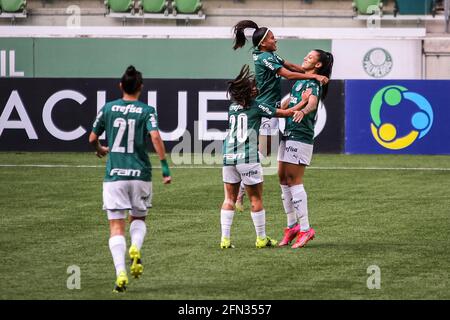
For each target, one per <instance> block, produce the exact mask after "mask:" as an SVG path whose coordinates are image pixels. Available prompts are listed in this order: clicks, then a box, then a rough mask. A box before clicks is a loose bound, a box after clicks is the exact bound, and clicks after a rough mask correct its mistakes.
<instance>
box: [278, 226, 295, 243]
mask: <svg viewBox="0 0 450 320" xmlns="http://www.w3.org/2000/svg"><path fill="white" fill-rule="evenodd" d="M299 232H300V225H298V224H296V225H295V226H294V227H292V228H285V229H284V237H283V240H281V241H280V243H279V244H278V246H279V247H283V246H287V245H288V244H289V243H291V241H292V240H294V238H295V236H296V235H297V233H299Z"/></svg>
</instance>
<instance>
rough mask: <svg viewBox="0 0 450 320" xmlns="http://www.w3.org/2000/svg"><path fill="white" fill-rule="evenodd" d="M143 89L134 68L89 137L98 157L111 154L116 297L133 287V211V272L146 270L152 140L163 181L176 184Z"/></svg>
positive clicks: (107, 204) (107, 185) (106, 189)
mask: <svg viewBox="0 0 450 320" xmlns="http://www.w3.org/2000/svg"><path fill="white" fill-rule="evenodd" d="M142 87H143V80H142V74H141V73H140V72H139V71H137V70H136V69H135V68H134V67H133V66H129V67H128V69H127V70H126V72H125V74H124V75H123V76H122V80H121V82H120V88H121V90H122V94H123V96H122V99H119V100H115V101H111V102H108V103H106V104H105V105H104V106H103V108H102V109H101V110H100V111H99V113H98V115H97V118H96V120H95V122H94V125H93V129H92V132H91V134H90V136H89V143H90V144H91V145H92V146H93V147H94V148H95V150H96V155H97V156H98V157H100V158H101V157H103V156H106V155H107V154H108V153H109V157H108V161H107V164H106V175H105V178H104V182H103V210H105V211H106V212H107V214H108V219H109V227H110V238H109V248H110V250H111V254H112V257H113V261H114V266H115V269H116V276H117V279H116V282H115V287H114V292H124V291H125V290H126V286H127V284H128V276H127V272H126V267H125V253H126V241H125V218H126V212H127V211H129V213H130V216H129V220H130V223H131V224H130V235H131V246H130V249H129V256H130V259H131V267H130V272H131V274H132V275H133V276H134V277H135V278H139V276H140V275H141V274H142V272H143V269H144V266H143V265H142V260H141V251H140V250H141V247H142V244H143V242H144V238H145V234H146V232H147V228H146V225H145V217H146V216H147V209H148V208H149V207H151V198H152V182H151V178H152V168H151V164H150V160H149V157H148V154H147V148H146V139H149V138H150V139H151V141H152V143H153V146H154V148H155V150H156V153H157V154H158V156H159V159H160V161H161V166H162V173H163V182H164V183H165V184H167V183H170V181H171V176H170V170H169V166H168V164H167V160H166V158H165V147H164V143H163V141H162V139H161V136H160V134H159V131H158V121H157V116H156V112H155V109H154V108H153V107H150V106H148V105H146V104H145V103H142V102H140V101H139V100H138V99H139V96H140V94H141V91H142ZM104 131H106V138H107V140H108V146H107V147H106V146H102V145H101V144H100V142H99V136H100V135H101V134H102V133H103V132H104Z"/></svg>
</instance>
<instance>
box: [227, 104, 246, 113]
mask: <svg viewBox="0 0 450 320" xmlns="http://www.w3.org/2000/svg"><path fill="white" fill-rule="evenodd" d="M242 109H244V107H243V106H241V105H239V104H232V105H231V106H230V110H231V111H235V112H237V111H239V110H242Z"/></svg>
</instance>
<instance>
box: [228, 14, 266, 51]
mask: <svg viewBox="0 0 450 320" xmlns="http://www.w3.org/2000/svg"><path fill="white" fill-rule="evenodd" d="M247 28H251V29H255V32H253V36H252V42H253V46H254V47H255V48H258V47H259V46H260V45H261V42H262V41H263V40H264V38H265V37H266V35H267V32H268V30H269V29H267V28H266V27H261V28H260V27H258V25H257V24H256V23H255V22H253V21H251V20H242V21H239V22H238V23H237V24H236V25H235V26H234V27H233V32H234V35H235V37H234V46H233V49H234V50H236V49H239V48H242V47H243V46H245V43H246V42H247V38H246V37H245V33H244V31H245V29H247Z"/></svg>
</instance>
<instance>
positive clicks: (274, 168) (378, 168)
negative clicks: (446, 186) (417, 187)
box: [0, 164, 450, 171]
mask: <svg viewBox="0 0 450 320" xmlns="http://www.w3.org/2000/svg"><path fill="white" fill-rule="evenodd" d="M0 167H22V168H104V167H105V165H68V164H0ZM152 168H154V169H161V167H160V166H152ZM172 168H174V169H220V168H222V166H221V165H217V166H202V165H192V166H184V165H181V166H172ZM268 169H273V170H276V169H277V167H263V170H268ZM308 170H394V171H395V170H397V171H450V168H407V167H398V168H395V167H314V166H312V167H308Z"/></svg>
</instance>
